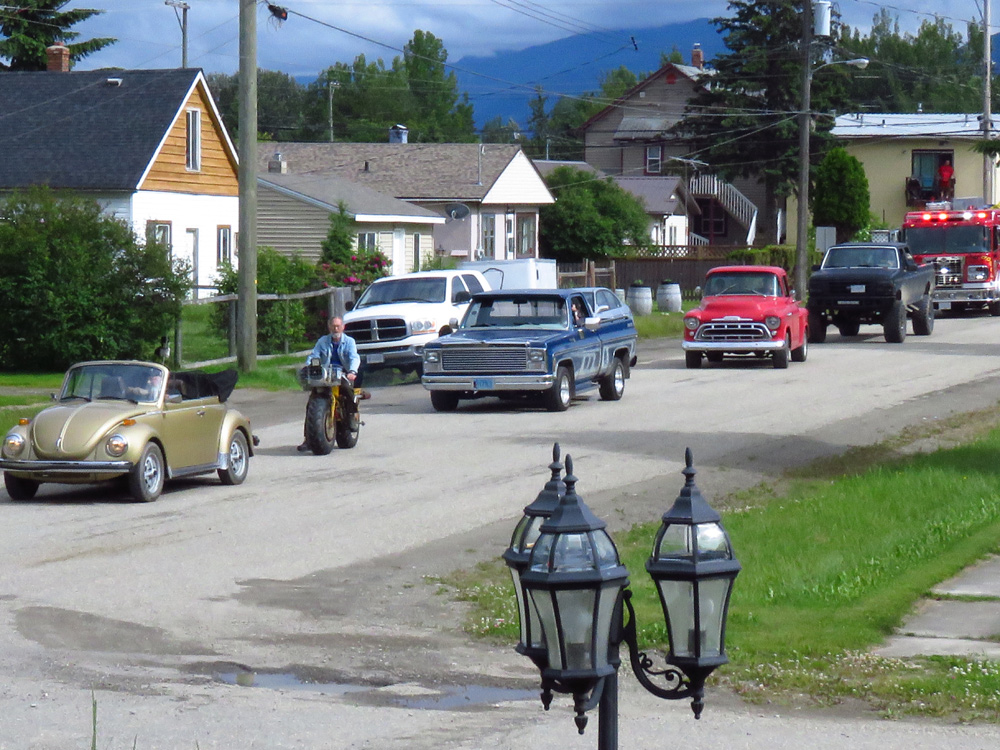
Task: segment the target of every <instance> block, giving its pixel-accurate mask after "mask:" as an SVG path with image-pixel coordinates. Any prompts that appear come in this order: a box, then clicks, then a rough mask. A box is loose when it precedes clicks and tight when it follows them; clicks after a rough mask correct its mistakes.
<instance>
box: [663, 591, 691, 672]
mask: <svg viewBox="0 0 1000 750" xmlns="http://www.w3.org/2000/svg"><path fill="white" fill-rule="evenodd" d="M658 583H659V585H660V596H662V597H663V609H664V610H665V611H664V615H666V618H667V623H668V624H669V626H670V643H671V646H672V647H673V653H674V656H689V657H694V656H696V655H697V654H696V652H695V637H694V583H692V582H691V581H662V580H661V581H659V582H658Z"/></svg>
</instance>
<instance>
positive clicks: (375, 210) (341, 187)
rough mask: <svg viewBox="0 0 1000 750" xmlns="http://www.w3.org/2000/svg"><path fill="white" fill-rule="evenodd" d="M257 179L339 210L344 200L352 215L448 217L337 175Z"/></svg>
mask: <svg viewBox="0 0 1000 750" xmlns="http://www.w3.org/2000/svg"><path fill="white" fill-rule="evenodd" d="M257 179H258V182H259V183H260V184H262V185H272V186H274V187H276V188H278V189H279V190H285V191H288V192H290V193H293V194H296V195H299V196H302V197H305V198H310V199H312V200H314V201H317V202H319V203H322V204H323V205H324V206H326V207H329V208H330V209H331V210H335V209H336V208H337V206H338V205H339V204H340V203H343V204H344V205H345V206H346V208H347V210H348V212H349V213H350V214H351V215H352V216H357V215H358V214H369V215H383V216H408V217H413V218H414V219H428V220H432V221H433V222H441V223H443V222H444V219H443V218H442V217H441V216H440V215H439V214H436V213H434V212H433V211H428V210H427V209H426V208H421V207H420V206H415V205H413V204H412V203H407V202H406V201H401V200H397V199H396V198H393V197H391V196H389V195H386V194H385V193H380V192H378V191H377V190H372V189H371V188H367V187H365V186H364V185H358V184H356V183H353V182H349V181H348V180H346V179H344V178H342V177H338V176H336V175H329V174H322V175H321V174H271V173H263V174H261V175H260V176H259V177H258V178H257Z"/></svg>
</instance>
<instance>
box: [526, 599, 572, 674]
mask: <svg viewBox="0 0 1000 750" xmlns="http://www.w3.org/2000/svg"><path fill="white" fill-rule="evenodd" d="M528 594H529V595H530V596H531V601H532V603H533V604H534V605H535V606H534V609H535V611H536V612H537V613H538V619H539V620H540V621H541V624H542V639H543V640H544V641H545V651H546V653H547V656H548V660H549V666H550V667H552V668H553V669H565V668H566V667H565V665H564V664H563V658H562V649H561V648H559V627H558V625H557V623H556V610H555V606H554V603H553V594H552V592H550V591H540V590H538V589H528Z"/></svg>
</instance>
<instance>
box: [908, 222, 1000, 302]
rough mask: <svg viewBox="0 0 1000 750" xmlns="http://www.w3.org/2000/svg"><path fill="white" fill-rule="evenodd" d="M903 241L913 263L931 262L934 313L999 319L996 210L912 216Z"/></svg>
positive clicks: (999, 236)
mask: <svg viewBox="0 0 1000 750" xmlns="http://www.w3.org/2000/svg"><path fill="white" fill-rule="evenodd" d="M902 239H903V240H904V241H905V242H906V243H907V244H908V245H909V246H910V252H911V253H912V254H913V257H914V259H915V260H916V261H917V263H934V266H935V272H936V276H935V289H934V307H935V308H936V309H938V310H956V311H957V310H965V309H972V308H982V307H984V306H985V307H987V308H988V309H989V311H990V315H1000V247H998V244H1000V210H996V209H993V208H971V209H962V210H954V209H952V208H950V206H949V207H948V208H947V209H941V210H937V209H935V210H929V209H928V210H924V211H911V212H910V213H908V214H906V218H905V219H904V220H903V231H902Z"/></svg>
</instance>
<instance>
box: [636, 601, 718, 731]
mask: <svg viewBox="0 0 1000 750" xmlns="http://www.w3.org/2000/svg"><path fill="white" fill-rule="evenodd" d="M623 598H624V601H625V607H626V608H627V609H628V622H626V623H624V624H623V626H622V640H623V641H624V642H625V643H626V644H628V655H629V663H630V664H631V665H632V672H633V673H634V674H635V677H636V679H637V680H639V684H640V685H642V686H643V687H644V688H646V690H648V691H649V692H650V693H652V694H653V695H655V696H656V697H657V698H664V699H666V700H683V699H684V698H691V710H692V711H693V712H694V718H696V719H700V718H701V712H702V709H703V708H704V707H705V700H704V699H705V678H706V677H708V674H707V673H706V674H701V675H695V676H693V677H691V676H688V675H687V674H686V673H685V672H684V671H683V670H681V669H680V668H678V667H675V666H673V665H672V664H667V665H666V667H665V668H663V669H660V670H655V669H653V660H652V659H651V658H650V657H649V655H648V654H646V653H645V652H644V651H640V650H639V640H638V636H637V634H636V627H635V609H634V608H633V607H632V591H631V589H625V591H624V594H623ZM650 678H656V679H660V680H662V681H663V682H665V683H666V687H663V686H660V685H657V684H656V683H655V682H653V680H652V679H650Z"/></svg>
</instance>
